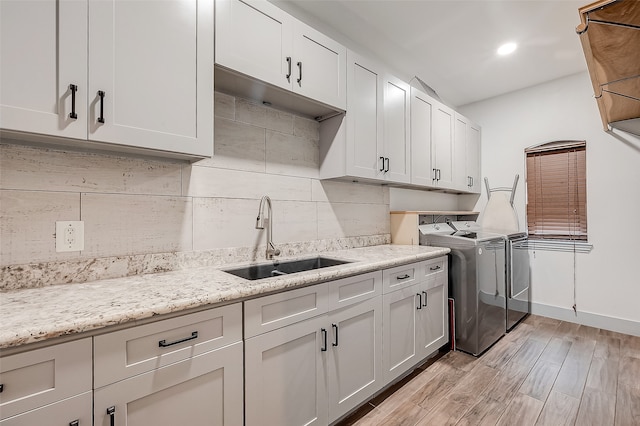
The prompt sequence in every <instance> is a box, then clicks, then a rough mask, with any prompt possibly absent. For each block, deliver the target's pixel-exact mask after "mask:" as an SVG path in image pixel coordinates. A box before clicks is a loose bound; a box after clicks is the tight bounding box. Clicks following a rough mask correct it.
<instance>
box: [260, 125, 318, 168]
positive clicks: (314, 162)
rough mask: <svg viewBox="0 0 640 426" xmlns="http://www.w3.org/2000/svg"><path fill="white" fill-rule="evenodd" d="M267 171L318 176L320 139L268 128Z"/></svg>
mask: <svg viewBox="0 0 640 426" xmlns="http://www.w3.org/2000/svg"><path fill="white" fill-rule="evenodd" d="M266 150H267V165H266V171H267V173H274V174H279V175H287V176H303V177H310V178H318V176H319V170H320V169H319V167H320V166H319V164H320V160H319V157H320V150H319V147H318V141H317V140H313V139H308V138H302V137H297V136H293V135H285V134H283V133H279V132H274V131H271V130H267V147H266Z"/></svg>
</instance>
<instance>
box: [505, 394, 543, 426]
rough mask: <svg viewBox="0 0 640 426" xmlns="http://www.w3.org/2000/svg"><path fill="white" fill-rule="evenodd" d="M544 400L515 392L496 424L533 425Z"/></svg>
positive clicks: (506, 425) (510, 425) (507, 425)
mask: <svg viewBox="0 0 640 426" xmlns="http://www.w3.org/2000/svg"><path fill="white" fill-rule="evenodd" d="M543 406H544V402H542V401H538V400H537V399H535V398H531V397H530V396H528V395H525V394H522V393H517V394H516V396H514V397H513V399H512V400H511V402H510V403H509V405H508V406H507V409H506V410H505V412H504V413H503V414H502V417H500V420H498V423H496V425H498V426H513V425H518V426H527V425H532V426H533V425H535V423H536V420H537V419H538V416H539V415H540V412H541V411H542V407H543Z"/></svg>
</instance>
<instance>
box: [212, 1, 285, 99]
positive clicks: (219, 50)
mask: <svg viewBox="0 0 640 426" xmlns="http://www.w3.org/2000/svg"><path fill="white" fill-rule="evenodd" d="M293 21H294V20H293V18H292V17H291V16H289V15H288V14H287V13H285V12H284V11H282V10H281V9H279V8H278V7H276V6H274V5H272V4H271V3H269V2H266V1H264V0H216V52H215V62H216V64H218V65H222V66H224V67H226V68H229V69H232V70H234V71H237V72H240V73H242V74H246V75H248V76H250V77H254V78H257V79H258V80H262V81H264V82H267V83H270V84H273V85H275V86H278V87H282V88H285V89H291V83H292V82H293V81H294V79H295V78H296V77H294V76H295V73H294V69H293V68H294V67H295V64H294V63H292V61H293V57H292V55H293V53H292V51H293V43H292V40H293Z"/></svg>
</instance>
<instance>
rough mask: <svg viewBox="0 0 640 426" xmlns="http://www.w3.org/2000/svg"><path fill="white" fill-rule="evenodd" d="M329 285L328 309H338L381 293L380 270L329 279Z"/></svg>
mask: <svg viewBox="0 0 640 426" xmlns="http://www.w3.org/2000/svg"><path fill="white" fill-rule="evenodd" d="M328 285H329V310H330V311H333V310H335V309H340V308H343V307H345V306H350V305H353V304H355V303H359V302H362V301H363V300H367V299H371V298H372V297H375V296H380V295H381V294H382V273H381V272H380V271H377V272H370V273H368V274H363V275H357V276H355V277H349V278H344V279H341V280H336V281H331V282H329V283H328Z"/></svg>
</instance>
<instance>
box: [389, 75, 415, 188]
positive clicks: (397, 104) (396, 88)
mask: <svg viewBox="0 0 640 426" xmlns="http://www.w3.org/2000/svg"><path fill="white" fill-rule="evenodd" d="M410 103H411V94H410V92H409V85H408V84H407V83H405V82H404V81H402V80H400V79H398V78H395V77H392V76H387V77H386V78H385V80H384V124H383V127H384V151H385V157H386V158H387V160H386V161H387V164H386V167H385V178H386V179H387V180H389V181H393V182H398V183H409V181H410V180H411V151H410V139H409V135H410V129H409V118H410V113H409V108H410Z"/></svg>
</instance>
